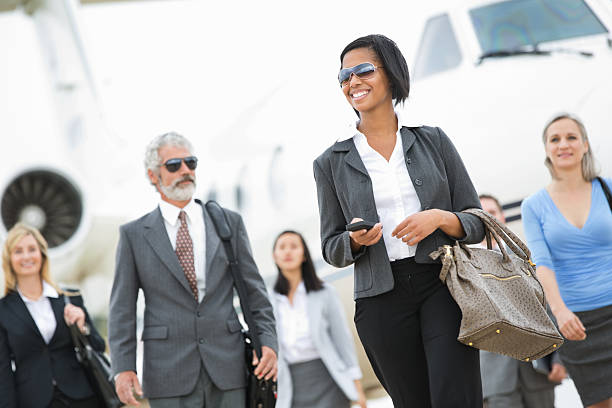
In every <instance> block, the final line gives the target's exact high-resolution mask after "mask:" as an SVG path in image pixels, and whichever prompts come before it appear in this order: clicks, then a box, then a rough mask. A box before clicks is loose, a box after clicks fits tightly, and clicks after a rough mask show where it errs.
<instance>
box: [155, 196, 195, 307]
mask: <svg viewBox="0 0 612 408" xmlns="http://www.w3.org/2000/svg"><path fill="white" fill-rule="evenodd" d="M159 209H160V211H161V214H162V217H163V218H164V225H165V226H166V232H167V233H168V238H169V239H170V244H172V249H173V250H176V234H177V233H178V230H179V227H180V226H181V222H180V220H179V218H178V216H179V213H180V212H181V210H183V211H185V214H187V217H185V218H186V222H187V229H188V230H189V236H191V241H192V242H193V263H194V265H193V266H194V267H195V274H196V281H197V285H198V301H200V302H201V301H202V299H203V298H204V295H205V294H206V275H205V267H206V262H205V261H206V234H205V232H204V215H203V214H202V206H201V205H199V204H198V203H196V202H195V201H194V200H193V199H192V200H191V201H190V202H189V204H187V205H186V206H185V208H182V209H181V208H179V207H176V206H174V205H172V204H170V203H168V202H166V201H163V200H160V202H159Z"/></svg>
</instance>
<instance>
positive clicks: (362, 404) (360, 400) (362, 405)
mask: <svg viewBox="0 0 612 408" xmlns="http://www.w3.org/2000/svg"><path fill="white" fill-rule="evenodd" d="M355 388H357V401H355V402H356V403H357V405H359V408H367V406H368V405H367V400H366V396H365V393H364V392H363V387H362V386H361V381H360V380H355Z"/></svg>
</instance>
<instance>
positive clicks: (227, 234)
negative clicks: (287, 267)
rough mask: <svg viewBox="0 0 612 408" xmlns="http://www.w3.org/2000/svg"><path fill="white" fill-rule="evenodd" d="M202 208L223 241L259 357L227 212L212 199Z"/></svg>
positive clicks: (259, 343) (258, 356) (257, 344)
mask: <svg viewBox="0 0 612 408" xmlns="http://www.w3.org/2000/svg"><path fill="white" fill-rule="evenodd" d="M196 201H197V203H198V204H200V205H202V202H201V201H200V200H196ZM202 210H203V211H207V212H208V215H210V218H211V219H212V221H213V225H214V226H215V231H216V232H217V235H218V236H219V238H221V242H223V247H224V248H225V254H226V255H227V259H228V260H229V267H230V272H231V274H232V278H233V279H234V286H235V287H236V291H237V292H238V297H239V298H240V307H241V308H242V313H243V314H244V320H245V321H246V324H247V326H248V327H249V331H248V333H247V336H248V337H249V338H250V339H251V341H252V342H253V348H254V349H255V353H256V354H257V358H261V341H260V340H259V335H258V334H257V330H256V328H257V326H256V325H255V319H254V318H253V313H252V312H251V308H250V307H249V302H248V296H247V289H246V284H245V282H244V279H243V278H242V275H241V274H240V271H239V270H238V266H239V265H238V261H237V260H236V255H235V253H234V248H232V229H231V228H230V225H229V222H228V220H227V213H226V212H225V210H224V209H223V207H221V206H220V205H219V203H217V202H216V201H214V200H210V201H208V202H207V203H206V204H205V205H204V206H203V207H202Z"/></svg>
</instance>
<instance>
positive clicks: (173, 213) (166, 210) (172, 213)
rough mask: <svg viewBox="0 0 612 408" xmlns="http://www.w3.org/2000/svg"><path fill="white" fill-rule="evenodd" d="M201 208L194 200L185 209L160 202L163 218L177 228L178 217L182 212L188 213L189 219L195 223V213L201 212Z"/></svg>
mask: <svg viewBox="0 0 612 408" xmlns="http://www.w3.org/2000/svg"><path fill="white" fill-rule="evenodd" d="M199 207H200V206H199V205H198V204H197V203H196V202H195V200H194V199H193V198H192V199H191V201H189V204H187V205H186V206H185V207H184V208H179V207H177V206H175V205H172V204H170V203H169V202H167V201H164V200H160V201H159V210H160V211H161V214H162V217H164V220H166V222H167V223H168V224H170V225H172V226H175V225H176V223H177V222H178V216H179V213H180V212H181V210H183V211H185V213H187V218H189V219H190V220H192V221H193V219H194V217H195V216H196V213H195V212H196V211H201V210H200V209H199Z"/></svg>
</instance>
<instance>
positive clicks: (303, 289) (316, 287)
mask: <svg viewBox="0 0 612 408" xmlns="http://www.w3.org/2000/svg"><path fill="white" fill-rule="evenodd" d="M273 256H274V262H275V263H276V267H277V268H278V277H277V279H276V283H275V284H274V292H273V293H272V294H271V296H270V300H271V303H272V305H273V306H274V314H275V318H276V325H277V333H278V338H279V353H278V401H277V403H276V407H277V408H343V407H344V408H349V407H350V405H351V400H353V401H357V402H358V403H359V405H360V407H361V408H365V407H366V400H365V395H364V393H363V390H362V388H361V382H360V378H361V370H360V369H359V365H358V363H357V358H356V356H355V345H354V344H353V339H352V337H351V335H350V332H349V329H348V326H347V324H346V320H345V318H344V313H343V308H342V305H341V304H340V301H339V299H338V296H337V294H336V291H335V290H334V289H333V287H332V286H330V285H328V284H325V283H323V282H322V281H321V280H320V279H319V277H318V276H317V274H316V272H315V269H314V265H313V263H312V258H311V257H310V252H309V251H308V247H307V246H306V242H305V241H304V238H303V237H302V235H301V234H299V233H297V232H295V231H284V232H282V233H281V234H280V235H279V236H278V237H277V238H276V241H275V242H274V249H273Z"/></svg>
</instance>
